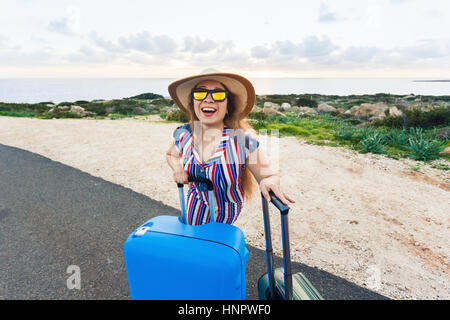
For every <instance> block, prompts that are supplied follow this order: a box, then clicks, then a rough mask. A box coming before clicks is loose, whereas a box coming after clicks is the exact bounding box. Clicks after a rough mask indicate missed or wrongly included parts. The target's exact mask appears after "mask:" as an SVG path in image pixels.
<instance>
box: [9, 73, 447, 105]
mask: <svg viewBox="0 0 450 320" xmlns="http://www.w3.org/2000/svg"><path fill="white" fill-rule="evenodd" d="M174 80H176V79H171V78H162V79H161V78H146V79H130V78H121V79H67V78H66V79H56V78H27V79H0V102H15V103H38V102H47V101H52V102H54V103H60V102H63V101H68V102H74V101H77V100H88V101H91V100H98V99H103V100H110V99H122V98H128V97H132V96H135V95H138V94H141V93H148V92H151V93H156V94H160V95H163V96H165V97H168V96H169V93H168V91H167V87H168V85H169V84H170V83H171V82H172V81H174ZM249 80H250V81H251V82H252V83H253V85H254V87H255V91H256V94H257V95H266V94H323V95H340V96H345V95H352V94H354V95H362V94H376V93H390V94H398V95H411V94H414V95H435V96H436V95H450V80H444V79H412V78H249Z"/></svg>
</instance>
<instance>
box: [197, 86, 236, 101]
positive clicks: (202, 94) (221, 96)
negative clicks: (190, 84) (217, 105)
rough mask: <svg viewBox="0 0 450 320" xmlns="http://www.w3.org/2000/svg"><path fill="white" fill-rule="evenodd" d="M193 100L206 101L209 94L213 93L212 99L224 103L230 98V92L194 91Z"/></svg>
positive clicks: (220, 90)
mask: <svg viewBox="0 0 450 320" xmlns="http://www.w3.org/2000/svg"><path fill="white" fill-rule="evenodd" d="M191 93H192V98H194V99H195V100H204V99H205V98H206V97H207V96H208V93H211V97H212V98H213V100H214V101H217V102H221V101H224V100H225V99H226V98H227V97H228V94H229V93H228V91H227V90H223V89H219V90H217V89H215V90H208V89H192V92H191Z"/></svg>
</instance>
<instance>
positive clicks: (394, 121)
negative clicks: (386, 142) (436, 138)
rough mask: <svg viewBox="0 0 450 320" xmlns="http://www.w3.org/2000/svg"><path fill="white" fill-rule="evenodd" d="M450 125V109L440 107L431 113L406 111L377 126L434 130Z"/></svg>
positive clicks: (414, 110) (377, 122) (417, 110)
mask: <svg viewBox="0 0 450 320" xmlns="http://www.w3.org/2000/svg"><path fill="white" fill-rule="evenodd" d="M449 123H450V107H449V106H439V107H434V108H433V109H431V110H429V111H421V110H419V109H412V110H405V111H404V113H403V115H402V116H396V117H392V116H388V117H386V118H384V119H382V120H377V121H375V122H374V123H373V124H374V125H375V126H386V127H390V128H401V127H406V128H409V127H421V128H433V127H438V126H442V125H448V124H449Z"/></svg>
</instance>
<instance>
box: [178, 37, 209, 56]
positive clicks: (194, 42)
mask: <svg viewBox="0 0 450 320" xmlns="http://www.w3.org/2000/svg"><path fill="white" fill-rule="evenodd" d="M216 48H217V43H216V42H215V41H213V40H209V39H205V40H202V39H200V38H199V37H195V38H194V37H185V38H184V48H183V51H189V52H192V53H206V52H209V51H211V50H213V49H216Z"/></svg>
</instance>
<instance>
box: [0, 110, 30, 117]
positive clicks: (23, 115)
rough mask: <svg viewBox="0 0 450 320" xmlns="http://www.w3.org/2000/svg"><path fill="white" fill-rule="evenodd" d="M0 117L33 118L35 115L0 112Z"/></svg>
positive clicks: (21, 112) (23, 112)
mask: <svg viewBox="0 0 450 320" xmlns="http://www.w3.org/2000/svg"><path fill="white" fill-rule="evenodd" d="M0 116H7V117H29V118H33V117H35V116H36V114H34V113H31V112H28V111H0Z"/></svg>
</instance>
